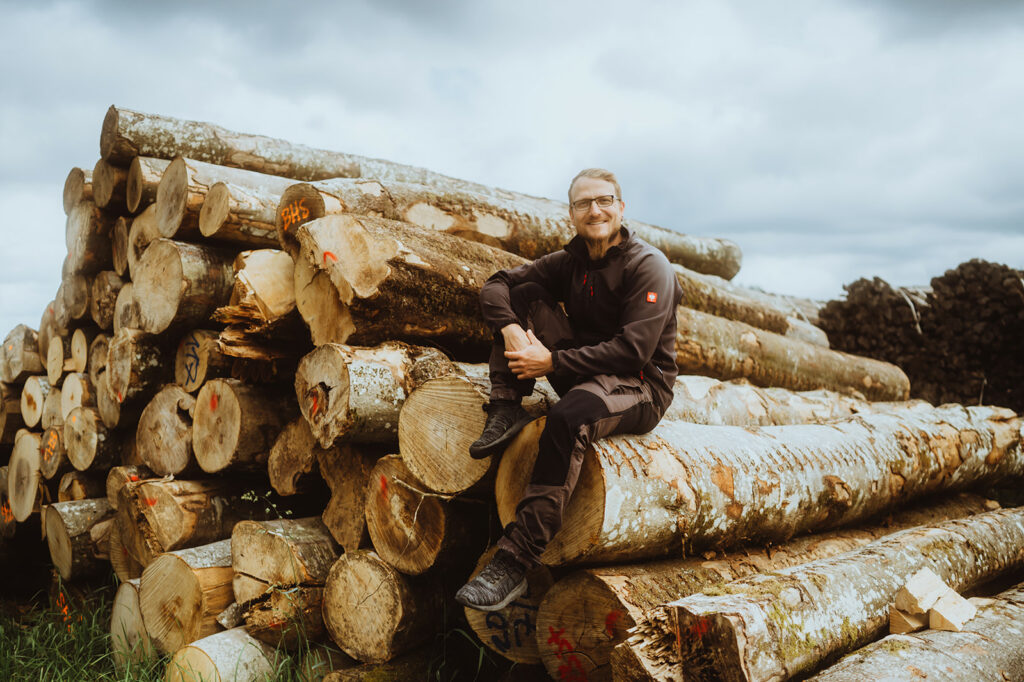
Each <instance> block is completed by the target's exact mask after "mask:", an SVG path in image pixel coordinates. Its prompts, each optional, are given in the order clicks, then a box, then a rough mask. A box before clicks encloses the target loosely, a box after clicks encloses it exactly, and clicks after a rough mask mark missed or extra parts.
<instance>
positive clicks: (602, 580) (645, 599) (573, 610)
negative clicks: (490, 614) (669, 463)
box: [536, 494, 990, 682]
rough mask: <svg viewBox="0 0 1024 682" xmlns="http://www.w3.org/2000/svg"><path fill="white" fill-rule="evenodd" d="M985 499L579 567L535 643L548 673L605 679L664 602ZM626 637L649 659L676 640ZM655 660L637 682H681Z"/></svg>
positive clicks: (671, 663)
mask: <svg viewBox="0 0 1024 682" xmlns="http://www.w3.org/2000/svg"><path fill="white" fill-rule="evenodd" d="M989 504H990V501H989V500H986V499H984V498H982V497H980V496H978V495H967V494H962V495H957V496H952V497H948V498H943V499H942V500H940V501H938V502H936V503H931V504H928V505H926V506H925V505H922V506H918V507H915V508H912V509H909V510H905V511H901V512H898V513H896V514H893V515H892V516H890V517H887V518H885V519H882V520H878V521H876V522H875V523H874V524H872V525H865V526H858V527H857V528H856V529H843V530H837V531H831V532H827V533H817V534H814V535H804V536H801V537H799V538H794V539H793V540H790V541H789V542H787V543H784V544H780V545H772V546H768V547H758V546H747V547H745V548H744V549H741V550H738V551H735V552H730V553H728V554H725V555H721V554H719V555H716V556H714V558H712V559H705V558H701V557H693V558H685V559H670V560H665V561H655V562H649V563H643V564H627V565H620V566H608V567H604V568H586V569H582V570H579V571H576V572H574V573H572V574H570V575H569V576H567V577H565V578H563V579H561V580H559V581H558V582H557V583H555V585H554V586H553V587H552V588H551V589H550V590H549V591H548V593H547V595H546V596H545V598H544V601H543V602H542V603H541V604H540V609H539V610H538V612H537V617H536V623H537V629H538V631H539V632H541V633H547V632H549V631H559V632H560V636H559V637H558V638H557V640H556V641H555V642H550V643H547V642H545V641H543V640H541V641H540V642H539V645H540V655H541V658H542V660H543V663H544V665H545V667H546V668H547V670H548V672H549V673H551V674H552V676H555V675H556V673H557V670H558V668H560V667H561V666H563V665H566V664H569V665H572V666H576V665H579V666H581V667H582V669H583V672H584V674H585V675H586V676H587V679H588V680H592V681H593V682H597V681H598V680H608V679H610V678H611V676H612V667H611V660H610V659H611V658H612V650H613V648H614V647H615V646H616V645H617V644H619V643H620V642H623V641H626V640H627V637H629V635H630V630H631V628H633V626H634V625H636V624H637V622H639V621H644V620H645V619H646V618H647V616H648V615H649V614H652V613H653V612H654V611H655V610H656V609H658V607H660V606H661V605H662V604H664V603H666V602H670V601H673V600H676V599H680V598H682V597H685V596H688V595H690V594H694V593H697V592H703V591H705V590H709V589H714V587H715V586H716V585H721V584H724V583H727V582H730V581H732V580H736V579H737V578H740V577H744V576H747V575H752V574H754V573H762V572H767V571H774V570H778V569H780V568H786V567H789V566H795V565H798V564H802V563H806V562H808V561H812V560H814V559H821V558H825V557H829V556H835V555H837V554H841V553H842V552H846V551H849V550H851V549H854V548H856V547H860V546H862V545H865V544H867V543H869V542H872V541H873V540H876V539H878V538H881V537H883V536H885V535H887V534H889V533H893V532H895V531H898V530H903V529H905V528H910V527H913V526H918V525H921V524H924V523H935V522H938V521H943V520H947V519H951V518H958V517H962V516H967V515H970V514H977V513H981V512H984V511H985V510H986V509H987V508H988V505H989ZM709 556H710V553H709ZM648 626H649V624H648ZM549 628H551V629H552V630H549ZM628 641H629V642H630V645H632V646H633V647H634V649H635V651H636V653H637V655H636V658H637V660H639V659H641V658H644V659H646V654H647V652H649V651H651V650H653V649H655V648H657V649H658V650H663V649H665V648H668V649H671V648H672V647H670V646H668V644H670V643H671V642H674V641H675V633H674V632H671V633H670V632H667V631H665V632H663V634H662V635H661V636H658V637H655V636H653V633H650V632H648V634H647V638H646V639H645V640H644V639H641V638H636V639H633V638H630V639H629V640H628ZM566 644H568V647H566ZM567 652H573V653H574V654H575V658H576V660H575V661H570V660H569V659H570V658H572V654H570V653H567ZM630 653H631V652H630ZM626 654H627V652H623V653H622V656H623V657H625V656H626ZM659 659H660V660H659V662H658V664H655V665H651V666H650V668H651V672H650V673H644V675H640V674H636V675H634V678H635V679H636V680H637V681H638V682H639V680H640V679H642V677H648V679H652V680H661V679H663V678H664V677H667V676H675V677H676V678H677V682H681V679H682V676H683V672H684V671H683V668H682V667H681V666H680V665H679V660H678V657H673V656H661V657H659ZM655 673H656V674H655Z"/></svg>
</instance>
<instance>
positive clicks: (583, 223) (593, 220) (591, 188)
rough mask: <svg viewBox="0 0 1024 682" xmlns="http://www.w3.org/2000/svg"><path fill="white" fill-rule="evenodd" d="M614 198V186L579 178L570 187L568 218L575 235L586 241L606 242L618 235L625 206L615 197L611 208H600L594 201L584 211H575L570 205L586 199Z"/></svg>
mask: <svg viewBox="0 0 1024 682" xmlns="http://www.w3.org/2000/svg"><path fill="white" fill-rule="evenodd" d="M609 195H611V196H615V185H613V184H612V183H610V182H608V181H607V180H599V179H597V178H579V179H578V180H577V181H576V183H575V184H574V185H573V186H572V199H571V203H570V206H569V218H570V220H571V221H572V224H573V227H575V228H576V233H577V234H578V235H580V236H581V237H583V238H584V239H585V240H587V241H607V240H609V239H611V238H613V237H614V236H615V235H617V234H618V233H619V228H620V227H621V226H622V211H623V209H625V207H626V206H625V204H624V203H623V202H622V201H621V200H620V199H619V198H618V197H615V201H613V202H612V205H611V206H608V207H605V208H601V207H600V206H598V205H597V202H596V201H591V202H590V205H589V206H588V207H586V208H584V209H581V210H576V209H574V208H573V207H572V204H574V203H576V202H578V201H583V200H586V199H596V198H598V197H603V196H609Z"/></svg>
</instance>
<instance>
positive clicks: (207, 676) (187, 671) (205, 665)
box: [164, 628, 277, 682]
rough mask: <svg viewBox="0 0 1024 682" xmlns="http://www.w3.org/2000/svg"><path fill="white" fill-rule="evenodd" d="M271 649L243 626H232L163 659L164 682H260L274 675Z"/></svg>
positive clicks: (273, 659)
mask: <svg viewBox="0 0 1024 682" xmlns="http://www.w3.org/2000/svg"><path fill="white" fill-rule="evenodd" d="M276 660H277V659H276V657H275V655H274V650H273V649H271V648H270V647H269V646H267V645H266V644H264V643H263V642H260V641H259V640H257V639H255V638H254V637H252V636H251V635H249V633H247V632H246V631H245V628H232V629H231V630H225V631H224V632H216V633H214V634H212V635H208V636H205V637H203V638H202V639H199V640H196V641H194V642H192V643H191V644H189V645H188V646H185V647H182V648H181V649H178V650H177V651H176V652H175V653H174V655H173V656H172V657H171V660H170V661H169V662H168V663H167V669H166V670H165V672H164V680H165V682H194V681H195V680H231V681H232V682H261V681H262V680H269V679H271V678H272V676H273V675H274V662H275V661H276Z"/></svg>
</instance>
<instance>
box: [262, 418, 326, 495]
mask: <svg viewBox="0 0 1024 682" xmlns="http://www.w3.org/2000/svg"><path fill="white" fill-rule="evenodd" d="M320 451H321V448H320V447H319V446H318V445H317V443H316V439H315V438H314V437H313V432H312V431H311V430H310V429H309V422H307V421H306V420H305V419H303V418H302V417H298V418H296V419H293V420H292V421H290V422H288V424H287V425H285V427H284V428H283V429H281V433H280V434H279V435H278V436H277V440H275V441H274V446H273V447H272V448H270V457H269V459H268V460H267V473H268V474H269V476H270V485H271V486H273V488H274V490H275V491H277V494H278V495H296V494H298V493H300V492H307V491H308V490H309V489H310V488H313V487H315V482H316V481H317V480H320V481H322V480H323V479H322V478H320V476H319V475H318V474H319V468H318V467H317V458H318V457H319V456H320V455H319V452H320Z"/></svg>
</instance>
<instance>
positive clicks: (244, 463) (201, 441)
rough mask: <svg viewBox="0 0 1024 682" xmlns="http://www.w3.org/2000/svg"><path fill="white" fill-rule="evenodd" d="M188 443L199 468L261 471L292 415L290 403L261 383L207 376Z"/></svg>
mask: <svg viewBox="0 0 1024 682" xmlns="http://www.w3.org/2000/svg"><path fill="white" fill-rule="evenodd" d="M195 405H196V406H195V411H194V421H193V424H192V434H193V435H192V446H193V448H194V450H195V455H196V461H197V462H198V463H199V466H200V467H201V468H202V469H203V471H205V472H207V473H216V472H218V471H223V470H224V469H227V468H234V469H257V470H263V471H266V464H267V458H268V457H270V449H271V448H272V447H273V445H274V441H275V440H276V439H277V436H278V434H280V433H281V429H283V428H284V426H285V424H287V423H288V421H289V420H291V419H292V418H294V417H295V407H294V405H293V404H291V403H290V401H289V402H288V403H284V404H282V400H281V396H280V395H279V394H278V393H276V392H275V391H272V390H270V389H268V388H265V387H256V386H248V385H246V384H243V383H242V382H240V381H238V380H237V379H211V380H210V381H208V382H207V383H205V384H204V385H203V387H202V388H201V389H200V390H199V395H198V396H196V403H195Z"/></svg>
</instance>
